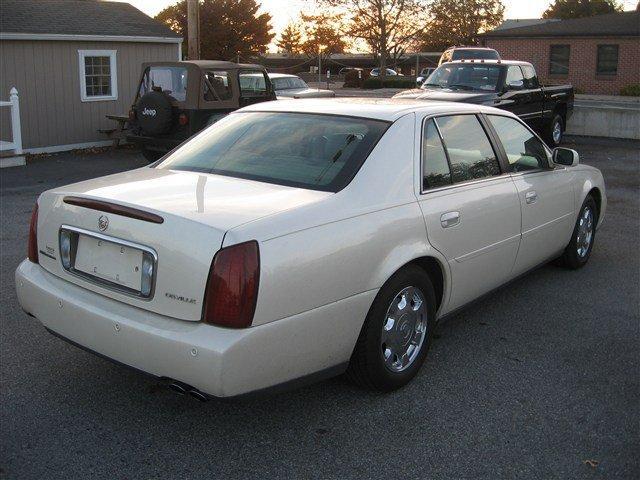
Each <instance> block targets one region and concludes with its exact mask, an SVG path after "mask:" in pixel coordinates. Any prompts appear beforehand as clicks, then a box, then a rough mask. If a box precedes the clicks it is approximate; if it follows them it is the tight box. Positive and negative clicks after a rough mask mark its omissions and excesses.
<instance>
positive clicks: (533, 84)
mask: <svg viewBox="0 0 640 480" xmlns="http://www.w3.org/2000/svg"><path fill="white" fill-rule="evenodd" d="M522 73H523V75H524V86H525V88H539V87H540V82H539V81H538V76H537V75H536V71H535V70H534V68H533V67H532V66H530V65H523V67H522Z"/></svg>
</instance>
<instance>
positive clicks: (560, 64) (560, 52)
mask: <svg viewBox="0 0 640 480" xmlns="http://www.w3.org/2000/svg"><path fill="white" fill-rule="evenodd" d="M570 53H571V47H569V45H551V50H550V55H549V57H550V60H549V62H550V64H549V73H551V74H554V75H567V74H568V73H569V56H570Z"/></svg>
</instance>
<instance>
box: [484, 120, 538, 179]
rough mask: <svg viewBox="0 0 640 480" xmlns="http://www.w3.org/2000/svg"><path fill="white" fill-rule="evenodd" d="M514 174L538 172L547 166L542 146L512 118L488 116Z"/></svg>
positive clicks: (536, 138)
mask: <svg viewBox="0 0 640 480" xmlns="http://www.w3.org/2000/svg"><path fill="white" fill-rule="evenodd" d="M488 117H489V121H490V122H491V125H493V128H494V129H495V131H496V133H497V134H498V137H499V138H500V142H501V143H502V146H503V147H504V150H505V152H506V154H507V159H508V160H509V164H510V165H511V168H512V169H513V171H514V172H523V171H527V170H538V169H540V168H547V167H548V165H549V157H548V152H547V149H546V147H545V146H544V144H543V143H542V142H541V141H540V140H539V139H538V137H536V136H535V135H534V134H533V133H531V132H530V131H529V129H528V128H526V127H525V126H524V125H522V124H521V123H520V122H518V121H517V120H515V119H513V118H509V117H503V116H500V115H488Z"/></svg>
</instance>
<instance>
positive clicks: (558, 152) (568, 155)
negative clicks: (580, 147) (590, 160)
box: [553, 147, 580, 167]
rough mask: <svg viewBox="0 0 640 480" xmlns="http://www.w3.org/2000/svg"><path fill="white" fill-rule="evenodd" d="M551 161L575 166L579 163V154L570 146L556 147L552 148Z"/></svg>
mask: <svg viewBox="0 0 640 480" xmlns="http://www.w3.org/2000/svg"><path fill="white" fill-rule="evenodd" d="M553 163H556V164H558V165H565V166H567V167H575V166H576V165H578V164H579V163H580V155H578V152H576V151H575V150H572V149H570V148H562V147H557V148H554V149H553Z"/></svg>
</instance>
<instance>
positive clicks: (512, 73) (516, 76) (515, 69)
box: [505, 65, 524, 86]
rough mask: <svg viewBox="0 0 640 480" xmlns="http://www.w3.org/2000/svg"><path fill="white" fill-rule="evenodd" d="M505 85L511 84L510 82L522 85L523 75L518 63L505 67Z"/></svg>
mask: <svg viewBox="0 0 640 480" xmlns="http://www.w3.org/2000/svg"><path fill="white" fill-rule="evenodd" d="M505 83H506V84H507V85H511V84H512V83H514V84H516V85H522V86H524V77H523V76H522V70H520V67H519V66H518V65H511V66H510V67H509V68H508V69H507V79H506V80H505Z"/></svg>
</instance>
